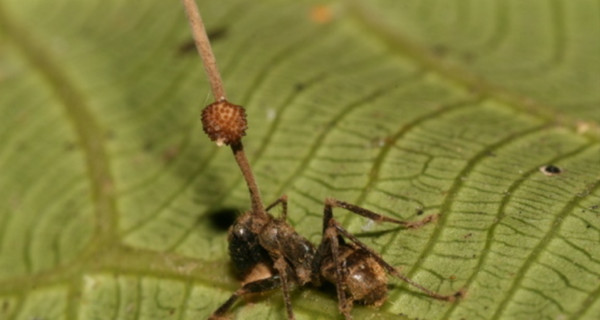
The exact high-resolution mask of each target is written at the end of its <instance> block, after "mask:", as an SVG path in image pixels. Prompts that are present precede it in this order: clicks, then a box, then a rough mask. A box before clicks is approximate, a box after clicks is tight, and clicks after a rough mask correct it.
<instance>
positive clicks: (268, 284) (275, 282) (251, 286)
mask: <svg viewBox="0 0 600 320" xmlns="http://www.w3.org/2000/svg"><path fill="white" fill-rule="evenodd" d="M280 286H281V281H280V279H279V275H275V276H272V277H269V278H265V279H260V280H256V281H252V282H249V283H246V284H245V285H243V286H242V287H241V288H239V289H238V290H236V291H235V292H234V293H233V294H232V295H231V297H229V299H227V301H225V303H223V304H222V305H221V306H220V307H219V308H218V309H217V310H215V312H213V314H212V315H211V316H210V317H209V318H208V319H209V320H217V319H223V316H224V315H225V314H226V313H227V311H228V310H229V309H230V308H231V306H233V304H234V303H235V302H236V301H237V299H238V298H239V297H241V296H244V295H246V294H251V293H260V292H265V291H269V290H273V289H277V288H279V287H280Z"/></svg>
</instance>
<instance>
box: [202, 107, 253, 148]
mask: <svg viewBox="0 0 600 320" xmlns="http://www.w3.org/2000/svg"><path fill="white" fill-rule="evenodd" d="M202 128H203V129H204V132H205V133H206V134H207V135H208V137H209V138H210V140H212V141H214V142H215V143H216V144H217V145H218V146H223V145H231V144H233V143H236V142H239V141H240V140H241V139H242V137H243V136H244V135H246V129H247V128H248V123H247V122H246V111H245V110H244V108H243V107H241V106H238V105H235V104H233V103H231V102H229V101H227V100H225V99H221V100H219V101H216V102H214V103H211V104H209V105H208V106H206V107H205V108H204V110H202Z"/></svg>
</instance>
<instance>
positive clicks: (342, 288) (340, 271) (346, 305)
mask: <svg viewBox="0 0 600 320" xmlns="http://www.w3.org/2000/svg"><path fill="white" fill-rule="evenodd" d="M323 216H324V217H323V239H322V240H321V244H320V245H319V248H318V249H317V252H316V254H315V258H314V260H313V266H312V268H313V272H312V273H313V280H312V281H313V283H315V284H317V285H318V284H320V282H321V281H320V278H319V274H320V268H321V264H322V261H323V258H325V257H326V256H329V252H327V251H329V250H330V253H331V257H332V258H333V264H334V265H335V266H336V267H335V279H336V281H335V288H336V292H337V298H338V309H339V311H340V313H341V314H343V315H344V318H345V319H346V320H351V319H352V316H351V315H350V310H352V304H353V301H352V300H351V299H350V300H349V299H348V298H347V297H346V284H345V282H344V279H346V275H347V273H348V270H347V268H346V264H345V263H342V261H341V259H340V238H339V236H338V233H337V230H336V227H335V220H333V213H332V211H331V206H325V209H324V213H323Z"/></svg>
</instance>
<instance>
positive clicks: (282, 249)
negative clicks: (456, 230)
mask: <svg viewBox="0 0 600 320" xmlns="http://www.w3.org/2000/svg"><path fill="white" fill-rule="evenodd" d="M183 3H184V6H185V9H186V12H187V15H188V19H189V21H190V26H191V28H192V34H193V35H194V39H195V43H196V47H197V49H198V52H199V53H200V56H201V57H202V61H203V63H204V67H205V70H206V72H207V74H208V78H209V81H210V83H211V88H212V91H213V95H214V97H215V100H216V102H214V103H212V104H210V105H208V106H206V107H205V108H204V110H203V111H202V125H203V129H204V132H205V133H206V134H207V135H208V136H209V138H210V139H211V140H212V141H215V142H216V143H217V145H219V146H222V145H229V146H230V147H231V150H232V152H233V155H234V158H235V160H236V162H237V164H238V166H239V168H240V170H241V171H242V175H243V177H244V179H245V181H246V184H247V186H248V189H249V192H250V199H251V209H250V210H249V211H247V212H245V213H243V214H242V215H241V216H240V217H238V218H237V219H236V220H235V222H234V223H233V225H232V226H231V227H230V229H229V232H228V242H229V254H230V257H231V260H232V261H233V266H234V268H235V270H236V271H237V273H238V275H239V276H241V277H242V278H244V282H243V284H242V287H241V288H239V289H238V290H236V291H235V292H234V293H233V294H232V295H231V297H230V298H229V299H227V301H225V302H224V303H223V304H222V305H221V306H220V307H219V308H218V309H217V310H215V311H214V312H213V314H212V315H211V316H210V318H209V319H222V318H224V317H225V316H226V314H227V313H228V311H229V310H230V309H231V307H232V306H233V304H234V303H235V302H236V301H237V300H238V299H239V298H240V297H243V296H245V295H250V294H255V293H262V292H266V291H271V290H275V289H281V291H282V293H283V299H284V303H285V307H286V312H287V318H288V319H289V320H291V319H294V312H293V309H292V304H291V298H290V290H291V287H292V285H298V286H306V285H313V286H315V287H319V286H321V285H322V284H323V283H324V282H330V283H333V284H335V287H336V291H337V298H338V309H339V311H340V313H341V314H342V315H343V316H344V318H345V319H352V316H351V315H350V312H351V310H352V307H353V305H354V303H355V302H356V303H361V304H365V305H373V306H381V305H382V304H383V303H384V302H385V300H386V298H387V284H388V279H387V276H386V273H389V274H391V275H393V276H395V277H397V278H399V279H401V280H403V281H405V282H407V283H409V284H410V285H412V286H413V287H415V288H417V289H419V290H421V291H422V292H424V293H425V294H426V295H427V296H430V297H432V298H435V299H439V300H444V301H454V300H455V299H456V298H458V297H460V296H462V294H463V293H462V292H461V291H458V292H456V293H454V294H451V295H442V294H439V293H437V292H434V291H432V290H429V289H427V288H425V287H423V286H421V285H420V284H418V283H416V282H414V281H413V280H411V279H409V278H408V277H406V276H404V275H402V274H401V273H399V272H398V271H397V270H396V269H395V268H394V267H393V266H391V265H390V264H388V263H387V262H386V261H385V260H383V258H382V257H381V256H380V255H379V254H377V253H376V252H375V251H373V250H372V249H371V248H369V247H368V246H366V245H365V244H364V243H362V242H361V241H360V240H359V239H358V238H356V237H355V236H354V235H352V234H351V233H350V232H348V231H347V230H346V229H345V228H344V227H343V226H341V225H340V224H339V223H338V222H337V221H336V220H335V219H334V217H333V209H334V208H342V209H346V210H348V211H349V212H351V213H354V214H357V215H359V216H362V217H365V218H367V219H370V220H373V221H376V222H389V223H395V224H397V225H400V226H403V227H405V228H418V227H420V226H422V225H424V224H427V223H429V222H431V221H434V220H435V219H436V218H437V215H430V216H427V217H425V218H424V219H423V220H421V221H416V222H407V221H401V220H397V219H394V218H391V217H387V216H383V215H380V214H378V213H375V212H372V211H370V210H367V209H365V208H362V207H359V206H356V205H353V204H350V203H347V202H344V201H340V200H336V199H333V198H327V199H326V200H325V207H324V211H323V229H322V239H321V243H320V244H319V245H318V246H315V245H313V244H312V243H311V242H309V241H308V240H307V239H306V238H304V237H303V236H301V235H300V234H298V233H297V232H296V230H294V228H293V227H292V226H291V225H290V224H289V223H287V221H286V216H287V197H286V196H282V197H280V198H279V199H277V200H276V201H275V202H274V203H272V204H271V205H269V206H267V207H266V208H265V207H264V205H263V202H262V200H261V196H260V191H259V189H258V186H257V184H256V180H255V179H254V175H253V173H252V170H251V168H250V165H249V163H248V160H247V158H246V155H245V153H244V147H243V144H242V137H243V136H244V135H245V130H246V129H247V122H246V113H245V110H244V108H243V107H241V106H238V105H235V104H232V103H230V102H229V101H227V99H226V98H225V90H224V88H223V85H222V81H221V77H220V74H219V72H218V69H217V67H216V63H215V58H214V56H213V53H212V49H211V48H210V42H209V40H208V37H207V36H206V30H205V29H204V25H203V23H202V20H201V17H200V14H199V12H198V9H197V7H196V5H195V3H194V1H193V0H183ZM278 205H280V206H281V207H282V214H281V216H280V217H274V216H273V215H271V214H270V213H269V211H270V210H271V209H273V208H274V207H276V206H278Z"/></svg>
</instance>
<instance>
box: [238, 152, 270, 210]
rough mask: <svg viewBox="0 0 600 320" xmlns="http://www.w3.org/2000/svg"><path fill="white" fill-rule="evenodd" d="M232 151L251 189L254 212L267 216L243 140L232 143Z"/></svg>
mask: <svg viewBox="0 0 600 320" xmlns="http://www.w3.org/2000/svg"><path fill="white" fill-rule="evenodd" d="M231 151H233V156H234V157H235V161H236V162H237V164H238V166H239V167H240V169H241V170H242V175H243V176H244V179H245V180H246V184H247V185H248V190H250V201H251V202H252V212H253V213H254V214H256V215H259V216H263V217H266V215H267V213H266V212H265V208H264V206H263V202H262V199H261V197H260V190H259V189H258V185H257V184H256V180H255V179H254V175H253V174H252V169H251V168H250V164H249V163H248V159H247V158H246V153H244V145H243V144H242V141H241V140H240V141H238V142H235V143H233V144H231Z"/></svg>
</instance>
